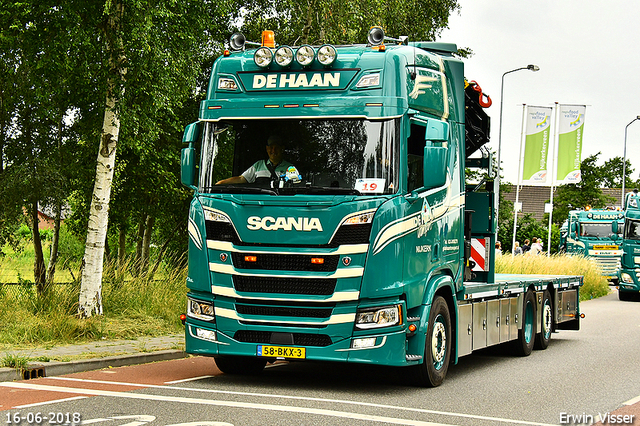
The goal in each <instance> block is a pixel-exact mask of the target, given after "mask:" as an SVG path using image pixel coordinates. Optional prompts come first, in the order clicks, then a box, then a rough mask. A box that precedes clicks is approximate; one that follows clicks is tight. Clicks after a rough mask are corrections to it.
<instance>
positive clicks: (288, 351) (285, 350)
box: [258, 345, 307, 359]
mask: <svg viewBox="0 0 640 426" xmlns="http://www.w3.org/2000/svg"><path fill="white" fill-rule="evenodd" d="M306 355H307V354H306V348H291V347H288V346H262V345H259V346H258V356H268V357H275V358H298V359H300V358H306Z"/></svg>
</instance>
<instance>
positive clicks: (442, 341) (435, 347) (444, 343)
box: [415, 296, 453, 387]
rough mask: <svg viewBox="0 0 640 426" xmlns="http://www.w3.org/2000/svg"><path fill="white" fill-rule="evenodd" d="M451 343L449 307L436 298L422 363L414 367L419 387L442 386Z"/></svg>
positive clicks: (431, 311) (432, 308)
mask: <svg viewBox="0 0 640 426" xmlns="http://www.w3.org/2000/svg"><path fill="white" fill-rule="evenodd" d="M452 342H453V340H452V338H451V316H450V314H449V306H448V305H447V302H446V301H445V300H444V298H443V297H442V296H437V297H436V298H435V299H434V300H433V303H432V304H431V309H430V310H429V325H428V327H427V335H426V341H425V350H424V362H423V363H422V364H420V365H417V366H416V367H415V368H416V370H417V379H418V381H419V383H420V385H422V386H429V387H436V386H440V385H441V384H442V382H443V381H444V378H445V377H446V375H447V371H448V369H449V361H450V359H451V344H452Z"/></svg>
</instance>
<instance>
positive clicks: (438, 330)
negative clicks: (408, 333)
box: [431, 314, 447, 370]
mask: <svg viewBox="0 0 640 426" xmlns="http://www.w3.org/2000/svg"><path fill="white" fill-rule="evenodd" d="M446 353H447V328H446V326H445V324H444V317H443V316H442V315H440V314H438V316H437V317H436V319H435V321H434V323H433V333H432V334H431V356H432V358H433V367H434V368H435V369H436V370H440V369H441V368H442V366H443V365H444V357H445V355H446Z"/></svg>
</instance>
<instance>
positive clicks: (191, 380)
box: [164, 375, 215, 385]
mask: <svg viewBox="0 0 640 426" xmlns="http://www.w3.org/2000/svg"><path fill="white" fill-rule="evenodd" d="M210 377H215V376H211V375H209V376H198V377H191V378H189V379H181V380H172V381H170V382H164V383H165V384H167V385H175V384H176V383H185V382H193V381H195V380H200V379H208V378H210Z"/></svg>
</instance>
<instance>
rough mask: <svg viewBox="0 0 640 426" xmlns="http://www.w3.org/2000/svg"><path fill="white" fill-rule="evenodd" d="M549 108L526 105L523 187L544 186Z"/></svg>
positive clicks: (549, 118)
mask: <svg viewBox="0 0 640 426" xmlns="http://www.w3.org/2000/svg"><path fill="white" fill-rule="evenodd" d="M551 111H552V108H551V107H532V106H529V105H527V111H526V116H525V123H526V124H525V129H526V132H525V142H524V160H523V162H522V181H521V182H522V184H523V185H545V184H546V182H547V174H548V173H547V154H548V151H549V146H550V144H549V143H550V141H551V139H550V136H551Z"/></svg>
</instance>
